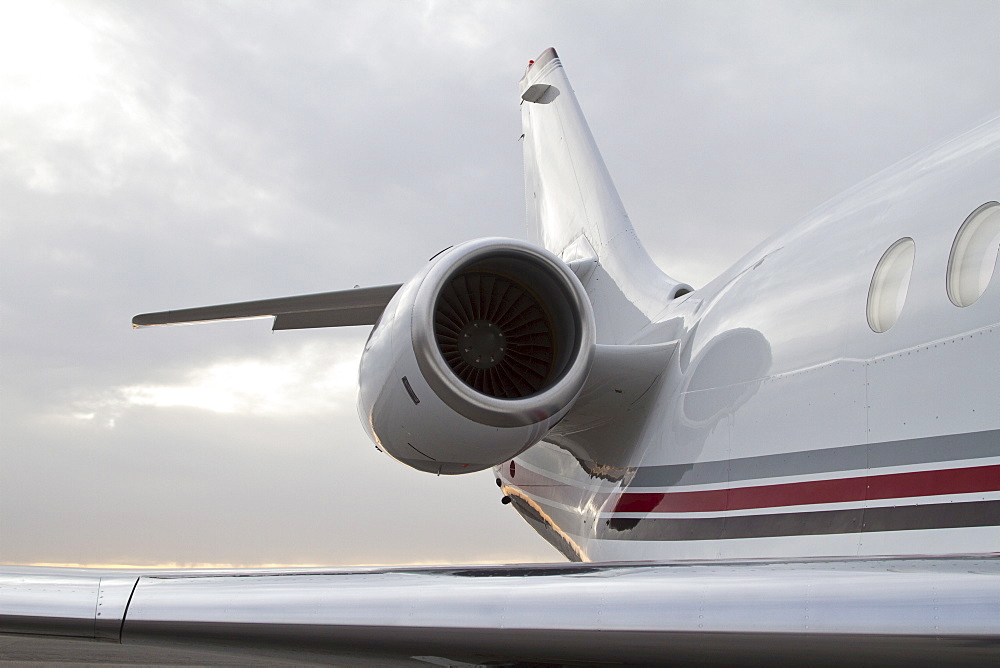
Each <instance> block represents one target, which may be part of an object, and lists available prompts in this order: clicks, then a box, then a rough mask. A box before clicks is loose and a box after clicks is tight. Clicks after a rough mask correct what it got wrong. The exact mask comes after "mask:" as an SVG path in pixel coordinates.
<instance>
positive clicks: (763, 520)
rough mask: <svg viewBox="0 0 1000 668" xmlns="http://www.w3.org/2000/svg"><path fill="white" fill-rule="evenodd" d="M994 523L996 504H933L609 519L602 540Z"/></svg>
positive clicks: (998, 516) (999, 507) (999, 519)
mask: <svg viewBox="0 0 1000 668" xmlns="http://www.w3.org/2000/svg"><path fill="white" fill-rule="evenodd" d="M998 524H1000V501H973V502H968V503H939V504H931V505H926V506H896V507H892V506H890V507H885V508H854V509H850V510H825V511H818V512H806V513H778V514H774V515H741V516H738V517H709V518H694V519H673V518H670V519H667V518H646V519H642V520H634V519H625V518H613V519H610V520H608V521H607V522H605V523H604V527H605V528H604V530H603V532H602V535H601V536H600V537H601V538H602V539H604V540H658V541H674V540H720V539H734V538H761V537H765V536H771V537H773V536H816V535H822V534H843V533H856V532H858V531H861V532H866V533H868V532H875V531H907V530H915V529H947V528H958V527H980V526H995V525H998Z"/></svg>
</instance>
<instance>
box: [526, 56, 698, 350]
mask: <svg viewBox="0 0 1000 668" xmlns="http://www.w3.org/2000/svg"><path fill="white" fill-rule="evenodd" d="M520 88H521V100H522V102H521V109H522V112H521V118H522V125H523V131H524V174H525V197H526V204H527V217H528V238H529V240H530V241H531V242H532V243H535V244H538V245H540V246H543V247H544V248H546V249H548V250H550V251H552V252H553V253H555V254H556V255H558V256H559V257H560V258H562V259H563V260H564V261H565V262H568V263H572V266H573V267H574V269H575V270H576V271H577V274H578V275H579V276H580V277H581V280H582V282H583V284H584V287H585V288H586V290H587V293H588V295H589V296H590V299H591V301H592V302H593V305H594V316H595V319H596V321H597V336H598V342H599V343H630V342H632V340H633V339H634V337H635V335H636V333H637V332H639V331H640V330H641V329H642V328H643V327H644V326H646V325H648V324H649V323H650V322H651V320H652V319H653V318H654V317H655V316H656V315H657V314H658V313H660V312H661V311H662V310H663V308H664V307H665V306H666V304H667V302H669V301H670V300H672V299H675V298H676V297H679V296H680V295H682V294H685V293H687V292H690V291H691V286H689V285H687V284H684V283H681V282H679V281H677V280H675V279H673V278H671V277H670V276H668V275H666V274H665V273H663V271H661V270H660V269H659V267H657V266H656V264H655V263H654V262H653V260H652V258H650V257H649V254H648V253H647V252H646V250H645V248H643V246H642V244H641V243H640V242H639V238H638V237H637V236H636V234H635V230H634V229H633V228H632V223H631V221H629V218H628V214H627V213H626V212H625V207H624V206H623V205H622V202H621V199H620V198H619V197H618V191H617V190H616V189H615V186H614V183H613V182H612V180H611V176H610V174H608V170H607V167H605V165H604V160H603V159H602V158H601V153H600V151H599V150H598V149H597V144H596V143H595V142H594V137H593V135H591V133H590V128H589V127H588V126H587V120H586V118H584V115H583V111H582V110H581V109H580V105H579V103H578V102H577V100H576V95H575V94H574V93H573V89H572V87H571V86H570V83H569V79H568V78H567V77H566V72H565V70H563V67H562V63H561V62H560V61H559V56H558V55H557V54H556V51H555V49H551V48H550V49H548V50H546V51H545V52H544V53H542V55H540V56H539V57H538V59H537V60H535V61H533V62H532V63H530V64H529V65H528V70H527V71H526V72H525V74H524V77H522V79H521V82H520Z"/></svg>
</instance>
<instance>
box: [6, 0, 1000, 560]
mask: <svg viewBox="0 0 1000 668" xmlns="http://www.w3.org/2000/svg"><path fill="white" fill-rule="evenodd" d="M998 27H1000V3H998V2H996V1H995V0H991V1H984V2H953V1H949V2H879V3H871V2H829V3H818V2H817V3H804V2H787V3H783V2H739V3H737V2H713V3H707V2H633V3H625V2H613V3H612V2H607V3H601V2H544V1H536V2H530V3H528V2H468V1H455V2H432V1H427V2H373V1H369V0H366V1H365V2H226V3H221V2H219V3H209V2H124V1H123V2H110V1H105V2H85V1H81V0H75V1H73V2H65V3H59V2H40V1H33V2H27V1H25V2H16V1H12V0H0V300H2V301H0V336H2V338H0V360H2V366H0V391H2V397H0V399H2V404H0V410H2V413H0V449H2V450H0V562H6V563H81V564H135V565H152V564H173V563H177V564H205V563H213V564H243V565H257V564H324V565H336V564H358V563H418V562H470V561H521V560H525V561H532V560H559V559H560V557H559V555H558V554H557V553H556V552H555V551H554V550H553V549H551V548H550V547H549V546H548V545H547V544H546V543H545V542H544V541H542V540H541V539H540V538H539V537H537V536H536V535H535V534H534V532H533V531H532V530H531V529H530V528H529V527H528V525H527V524H525V523H524V522H522V521H521V520H520V519H519V518H518V517H517V516H516V514H515V512H514V511H513V510H511V508H509V507H504V506H501V504H500V503H499V498H500V495H499V492H498V490H497V488H496V487H495V485H494V484H493V481H492V476H491V475H490V473H489V472H485V473H480V474H474V475H470V476H465V477H458V478H448V477H441V478H437V477H433V476H429V475H427V474H424V473H419V472H416V471H412V470H409V469H407V468H406V467H404V466H402V465H400V464H397V463H396V462H394V461H392V460H391V459H389V458H388V457H386V456H384V455H380V454H379V453H377V452H376V451H375V449H374V447H373V446H372V444H371V443H370V442H369V441H368V440H367V438H366V437H365V435H364V433H363V431H362V429H361V427H360V425H359V423H358V419H357V415H356V412H355V407H354V401H355V394H354V393H355V389H354V388H355V380H356V368H357V363H358V359H359V355H360V352H361V347H362V344H363V341H364V338H365V337H366V336H367V331H366V328H354V329H350V330H317V331H292V332H280V333H274V334H272V333H271V332H270V331H269V327H270V324H269V322H268V321H253V322H242V323H226V324H219V325H206V326H200V327H178V328H167V329H160V330H149V331H138V332H136V331H132V330H131V328H130V326H129V320H130V318H131V316H132V315H134V314H136V313H139V312H143V311H153V310H162V309H168V308H178V307H185V306H198V305H204V304H212V303H219V302H228V301H238V300H244V299H256V298H264V297H274V296H283V295H292V294H300V293H306V292H319V291H325V290H333V289H339V288H349V287H352V286H354V285H371V284H383V283H391V282H401V281H404V280H406V279H407V278H409V277H410V276H411V275H412V274H413V273H415V272H416V271H417V270H418V268H419V267H420V266H422V264H423V263H425V262H426V260H427V259H428V258H429V257H430V256H432V255H434V254H435V253H436V252H437V251H439V250H440V249H442V248H444V247H446V246H449V245H451V244H454V243H456V242H459V241H462V240H466V239H470V238H475V237H480V236H488V235H502V236H513V237H522V238H523V237H524V199H523V185H522V166H521V154H520V144H519V143H518V141H517V139H518V136H519V135H520V132H521V130H520V114H519V109H518V104H517V102H518V100H517V94H516V84H517V80H518V79H519V78H520V76H521V73H522V72H523V69H524V66H525V64H526V62H527V60H528V59H529V58H533V57H535V56H536V55H537V54H538V53H540V52H541V51H542V50H543V49H545V48H546V47H548V46H555V47H556V48H557V49H558V50H559V53H560V56H561V57H562V59H563V62H564V64H565V66H566V68H567V71H568V73H569V75H570V78H571V80H572V81H573V83H574V87H575V88H576V90H577V94H578V96H579V98H580V101H581V103H582V105H583V106H584V110H585V111H586V113H587V115H588V118H589V120H590V122H591V127H592V129H593V131H594V134H595V136H596V138H597V141H598V143H599V144H600V146H601V147H602V150H603V152H604V156H605V159H606V161H607V163H608V165H609V168H610V170H611V173H612V175H613V176H614V177H615V179H616V182H617V184H618V187H619V190H620V192H621V195H622V198H623V200H624V201H625V204H626V206H627V207H628V209H629V211H630V214H631V217H632V220H633V222H634V223H635V226H636V228H637V230H638V233H639V235H640V236H641V237H642V238H643V240H644V242H645V243H646V246H647V248H648V249H649V251H650V253H651V254H652V255H653V256H654V258H656V259H657V261H658V262H660V264H661V265H662V266H663V267H664V269H666V270H667V271H668V272H669V273H670V274H672V275H673V276H675V277H676V278H678V279H680V280H684V281H688V282H690V283H692V284H694V285H696V286H697V285H701V284H704V283H705V282H707V281H708V280H709V279H711V278H712V277H713V276H714V275H716V274H717V273H719V272H720V271H721V270H723V269H724V268H725V267H726V266H728V265H729V264H730V263H731V262H733V261H735V260H736V259H737V258H738V257H739V256H740V255H742V254H743V253H745V252H747V251H748V250H749V249H750V248H752V247H753V246H755V245H756V244H757V243H759V242H760V241H761V240H763V239H764V238H765V237H767V236H768V235H770V234H771V233H774V232H776V231H778V230H780V229H782V228H783V227H785V226H787V225H789V224H791V223H793V222H794V221H795V220H796V219H798V218H800V217H801V216H803V215H804V214H805V213H806V212H807V211H809V210H810V209H812V208H813V207H815V206H817V205H819V204H820V203H822V202H823V201H824V200H826V199H828V198H829V197H832V196H834V195H836V194H837V193H838V192H840V191H842V190H844V189H846V188H847V187H849V186H851V185H854V184H855V183H856V182H858V181H860V180H862V179H864V178H866V177H868V176H870V175H872V174H874V173H875V172H877V171H878V170H879V169H881V168H883V167H886V166H888V165H890V164H891V163H893V162H895V161H897V160H899V159H902V158H904V157H906V156H907V155H908V154H910V153H912V152H914V151H916V150H918V149H920V148H923V147H924V146H925V145H926V144H929V143H932V142H937V141H940V140H942V139H945V138H947V137H948V136H950V135H953V134H957V133H959V132H961V131H963V130H965V129H968V128H969V127H971V126H973V125H975V124H977V123H978V122H981V121H983V120H985V119H986V118H988V117H991V116H993V115H995V114H996V113H998V111H1000V77H997V75H996V73H997V70H998V68H1000V43H998V39H997V35H998Z"/></svg>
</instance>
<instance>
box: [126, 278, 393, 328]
mask: <svg viewBox="0 0 1000 668" xmlns="http://www.w3.org/2000/svg"><path fill="white" fill-rule="evenodd" d="M400 287H401V285H400V284H395V285H378V286H375V287H368V288H354V289H353V290H337V291H335V292H320V293H316V294H311V295H296V296H294V297H278V298H276V299H258V300H256V301H250V302H236V303H233V304H219V305H217V306H200V307H197V308H186V309H180V310H177V311H160V312H158V313H142V314H140V315H137V316H135V317H134V318H132V327H135V328H139V327H154V326H156V325H185V324H191V323H195V322H212V321H217V320H245V319H248V318H265V317H268V316H274V325H273V326H272V328H271V329H275V330H279V329H308V328H312V327H347V326H350V325H374V324H375V322H376V321H377V320H378V317H379V316H380V315H381V314H382V311H383V310H385V307H386V304H388V303H389V300H390V299H392V297H393V295H395V294H396V292H397V291H398V290H399V288H400Z"/></svg>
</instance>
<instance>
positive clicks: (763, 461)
mask: <svg viewBox="0 0 1000 668" xmlns="http://www.w3.org/2000/svg"><path fill="white" fill-rule="evenodd" d="M996 456H1000V430H991V431H977V432H972V433H969V434H948V435H945V436H930V437H927V438H913V439H909V440H905V441H887V442H884V443H872V444H870V445H869V444H861V445H848V446H843V447H838V448H825V449H822V450H805V451H796V452H788V453H782V454H777V455H763V456H761V457H742V458H738V459H732V460H729V461H728V462H726V461H713V462H698V463H695V464H669V465H666V466H644V467H642V468H640V469H639V470H638V471H637V472H636V474H635V477H634V478H633V479H632V481H631V483H629V486H630V487H669V486H671V485H702V484H714V483H723V482H730V481H735V480H756V479H759V478H778V477H782V476H792V475H809V474H812V473H832V472H835V471H851V470H865V469H869V468H872V469H877V468H882V467H886V466H905V465H908V464H928V463H931V462H945V461H956V460H963V459H977V458H980V457H996Z"/></svg>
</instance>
